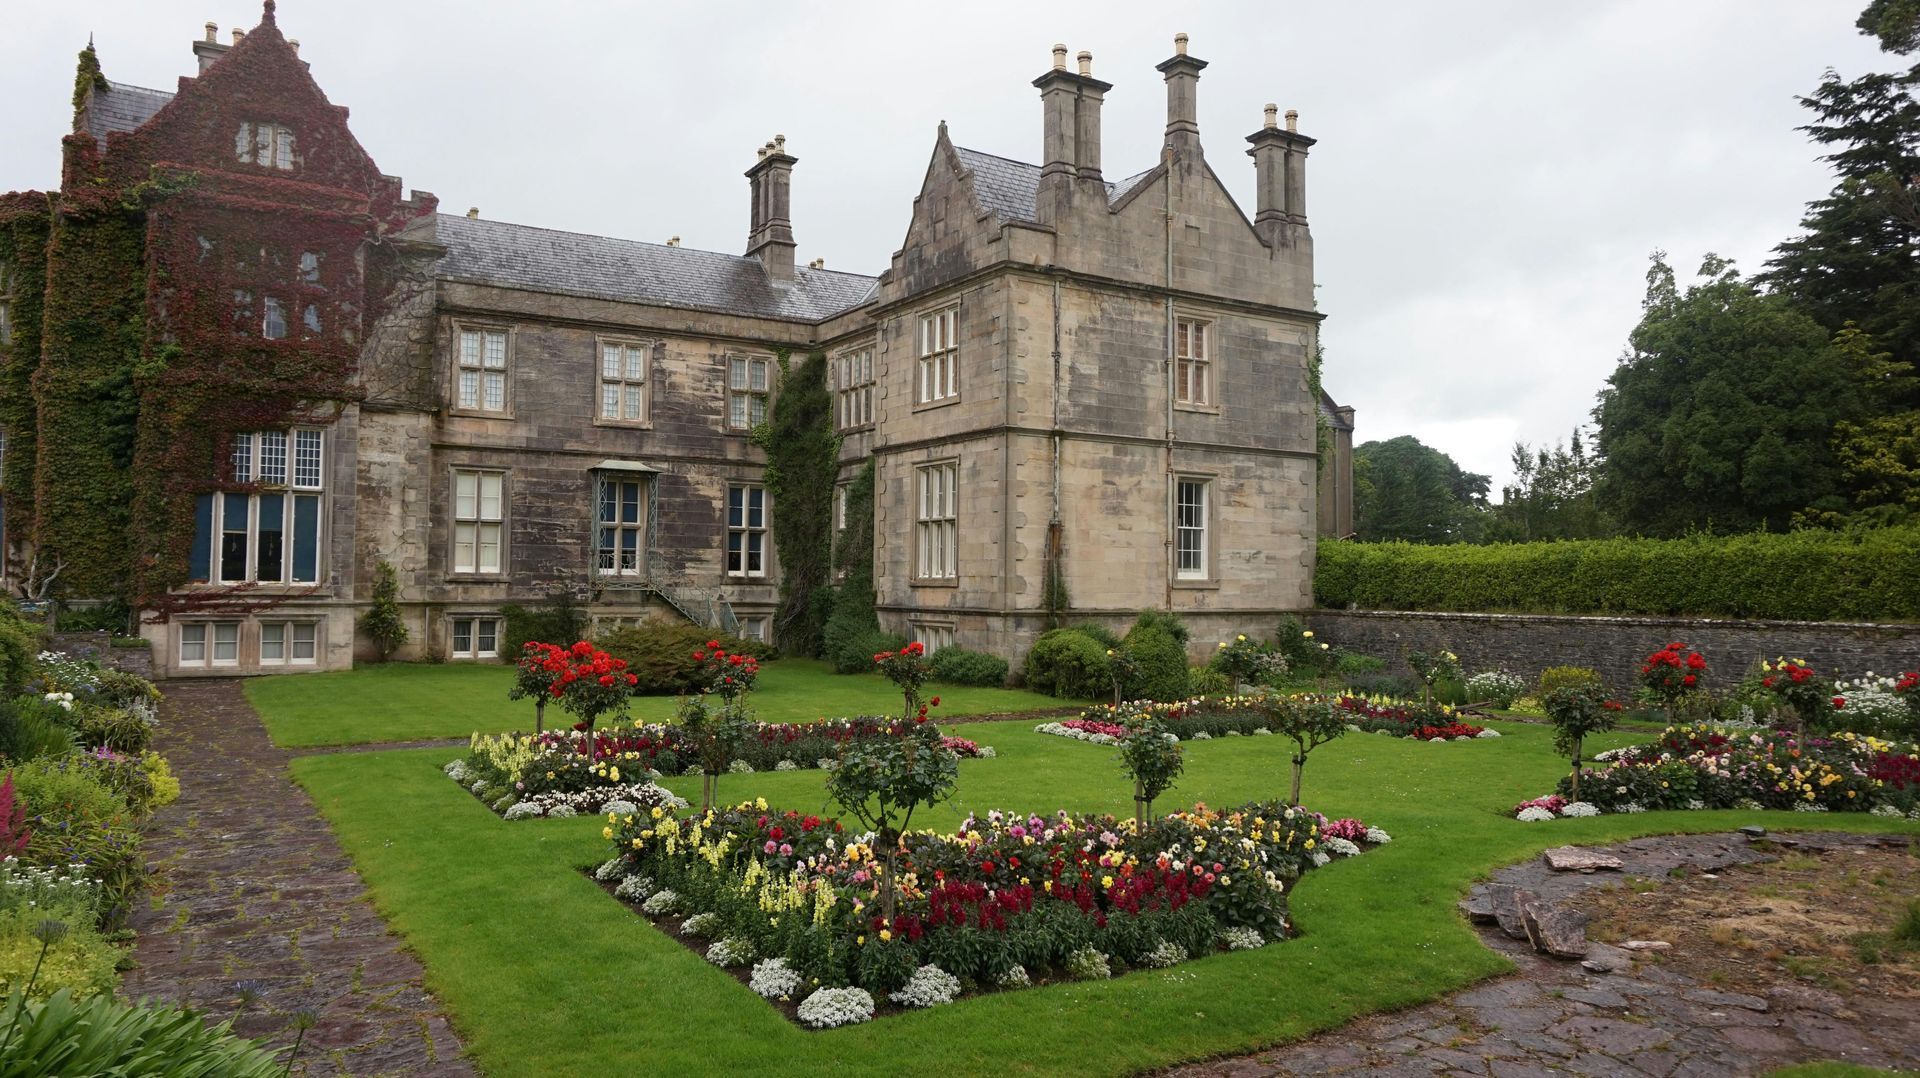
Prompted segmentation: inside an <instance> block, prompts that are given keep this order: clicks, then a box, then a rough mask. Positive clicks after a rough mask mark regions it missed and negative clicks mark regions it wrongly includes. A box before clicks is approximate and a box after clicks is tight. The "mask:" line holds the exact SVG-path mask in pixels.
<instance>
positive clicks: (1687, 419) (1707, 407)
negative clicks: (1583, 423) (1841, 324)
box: [1594, 252, 1860, 536]
mask: <svg viewBox="0 0 1920 1078" xmlns="http://www.w3.org/2000/svg"><path fill="white" fill-rule="evenodd" d="M1700 278H1701V279H1700V282H1699V283H1697V284H1694V285H1692V286H1690V287H1688V288H1687V289H1686V290H1685V291H1684V292H1681V291H1680V290H1679V289H1678V288H1677V287H1676V285H1675V281H1674V274H1673V269H1672V267H1671V266H1669V265H1668V264H1667V263H1666V261H1665V255H1664V253H1662V252H1656V253H1655V254H1654V257H1653V265H1652V267H1651V268H1649V270H1648V271H1647V295H1646V300H1645V301H1644V303H1643V309H1644V312H1645V313H1644V314H1643V315H1642V317H1641V319H1640V324H1639V325H1638V326H1636V327H1635V328H1634V331H1633V333H1632V335H1631V337H1630V338H1629V342H1630V343H1629V347H1628V350H1627V354H1626V355H1625V356H1623V357H1622V358H1621V361H1620V365H1619V367H1618V368H1616V369H1615V371H1614V373H1613V375H1612V377H1610V378H1609V379H1608V380H1607V386H1606V388H1604V389H1603V390H1601V393H1600V403H1599V406H1598V407H1597V408H1595V410H1594V418H1595V420H1596V421H1597V422H1598V425H1599V429H1598V442H1599V447H1600V450H1601V453H1602V454H1603V456H1604V458H1605V459H1604V464H1603V466H1602V473H1601V476H1600V481H1599V495H1600V500H1601V504H1602V505H1603V506H1605V507H1606V508H1607V509H1608V510H1609V511H1610V512H1612V513H1613V514H1615V515H1616V516H1617V517H1618V519H1619V521H1620V523H1621V525H1622V526H1623V527H1625V528H1626V529H1627V530H1629V531H1632V532H1638V533H1642V534H1650V535H1669V536H1670V535H1679V534H1683V533H1685V532H1687V531H1690V530H1696V529H1711V530H1715V531H1723V532H1726V531H1750V530H1753V529H1756V528H1761V527H1768V528H1775V529H1783V528H1785V527H1787V525H1788V524H1789V523H1790V522H1791V520H1792V519H1793V517H1794V514H1795V513H1796V512H1797V511H1799V510H1802V509H1807V508H1812V509H1815V510H1816V511H1818V510H1832V509H1836V508H1840V507H1843V506H1844V504H1845V500H1844V498H1842V497H1841V495H1840V492H1839V491H1840V476H1839V467H1838V464H1837V463H1836V461H1835V459H1834V454H1833V451H1832V449H1831V448H1830V447H1829V445H1828V438H1829V436H1830V434H1831V433H1832V431H1833V430H1834V429H1835V426H1836V424H1838V423H1840V422H1842V421H1846V420H1850V419H1854V418H1857V417H1858V415H1859V413H1860V405H1859V401H1858V393H1857V391H1856V389H1855V386H1854V384H1853V382H1852V380H1851V379H1850V378H1849V376H1848V375H1849V366H1848V363H1847V360H1846V358H1845V357H1844V356H1843V355H1842V353H1841V351H1840V350H1839V349H1837V348H1835V347H1833V346H1832V345H1830V343H1829V341H1828V335H1827V332H1826V331H1825V330H1824V329H1823V328H1822V327H1821V326H1820V324H1819V323H1817V322H1815V321H1814V320H1813V319H1812V318H1810V317H1808V316H1807V315H1806V314H1805V313H1803V312H1801V311H1799V310H1798V309H1796V308H1795V307H1794V306H1793V305H1792V304H1791V303H1790V302H1789V301H1788V300H1787V299H1786V298H1785V297H1783V296H1779V295H1769V294H1765V293H1762V292H1761V291H1760V290H1759V289H1758V288H1757V287H1756V286H1755V284H1754V283H1753V282H1751V281H1748V280H1745V279H1743V278H1742V277H1741V276H1740V274H1739V273H1738V272H1737V271H1735V270H1734V268H1733V265H1732V263H1731V262H1728V261H1727V260H1725V259H1722V258H1718V257H1715V256H1712V255H1709V256H1708V257H1707V259H1706V261H1705V263H1704V264H1703V265H1702V266H1701V268H1700Z"/></svg>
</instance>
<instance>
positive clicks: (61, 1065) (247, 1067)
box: [0, 993, 284, 1078]
mask: <svg viewBox="0 0 1920 1078" xmlns="http://www.w3.org/2000/svg"><path fill="white" fill-rule="evenodd" d="M231 1029H232V1023H231V1022H222V1023H220V1024H218V1025H208V1024H207V1023H206V1022H204V1021H203V1020H202V1019H201V1018H200V1016H199V1015H198V1014H195V1013H194V1012H192V1011H185V1010H179V1009H177V1008H173V1007H155V1006H147V1005H139V1006H130V1005H128V1004H125V1003H121V1002H120V1001H119V1000H116V999H114V998H113V996H112V995H111V994H108V993H102V994H100V995H97V996H94V997H92V998H91V999H87V1000H75V999H74V998H73V996H71V995H68V994H55V995H54V996H53V998H51V999H48V1000H46V1001H44V1002H31V1001H28V1002H25V1003H19V1002H17V1001H14V1002H10V1003H9V1005H8V1006H7V1007H6V1008H5V1009H4V1010H0V1041H5V1042H8V1043H9V1047H8V1049H7V1051H8V1052H9V1053H18V1054H17V1055H15V1056H13V1058H16V1059H20V1060H32V1061H33V1067H32V1069H31V1070H29V1071H26V1072H24V1073H29V1074H217V1075H220V1076H221V1078H279V1076H280V1074H281V1072H282V1070H283V1069H284V1068H283V1064H282V1063H281V1062H280V1060H279V1059H278V1058H277V1056H276V1055H275V1053H273V1052H270V1051H268V1050H267V1048H266V1047H265V1046H263V1045H261V1044H259V1043H258V1042H255V1041H249V1040H243V1039H241V1038H239V1037H236V1036H234V1035H233V1034H232V1032H231Z"/></svg>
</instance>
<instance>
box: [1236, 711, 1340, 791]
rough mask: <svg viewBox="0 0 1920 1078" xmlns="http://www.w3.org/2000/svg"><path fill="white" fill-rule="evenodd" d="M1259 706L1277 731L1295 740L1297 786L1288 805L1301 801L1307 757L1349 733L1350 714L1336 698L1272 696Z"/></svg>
mask: <svg viewBox="0 0 1920 1078" xmlns="http://www.w3.org/2000/svg"><path fill="white" fill-rule="evenodd" d="M1257 706H1259V707H1260V709H1261V710H1263V711H1265V712H1266V713H1267V717H1268V722H1267V725H1268V726H1269V727H1270V728H1271V729H1272V730H1273V732H1274V733H1276V734H1280V735H1282V736H1284V737H1287V738H1290V739H1292V741H1293V788H1292V792H1291V793H1289V794H1288V795H1287V804H1288V805H1289V806H1296V805H1298V804H1300V780H1301V778H1302V777H1304V775H1305V774H1306V770H1307V756H1308V755H1310V754H1311V753H1312V752H1313V750H1314V749H1317V748H1319V747H1320V746H1322V745H1324V744H1326V743H1327V742H1329V741H1332V740H1334V739H1335V738H1338V737H1343V736H1345V735H1346V732H1347V717H1346V715H1345V714H1344V713H1342V712H1341V710H1340V709H1339V708H1338V707H1335V706H1334V703H1333V701H1331V700H1328V699H1326V698H1325V697H1319V696H1269V697H1267V698H1266V699H1264V700H1262V701H1261V702H1260V703H1259V704H1258V705H1257Z"/></svg>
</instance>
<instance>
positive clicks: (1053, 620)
mask: <svg viewBox="0 0 1920 1078" xmlns="http://www.w3.org/2000/svg"><path fill="white" fill-rule="evenodd" d="M1052 404H1053V432H1052V439H1051V441H1052V448H1051V456H1052V466H1053V509H1052V512H1051V513H1050V514H1049V515H1048V517H1047V557H1046V572H1045V574H1044V578H1043V579H1042V580H1041V583H1040V586H1041V587H1042V588H1044V589H1045V590H1046V595H1045V596H1043V597H1042V599H1043V601H1044V602H1045V603H1046V606H1047V628H1049V629H1057V628H1059V622H1060V614H1061V610H1060V593H1061V591H1062V590H1064V588H1065V586H1066V580H1065V569H1064V567H1063V566H1062V565H1061V564H1060V555H1061V547H1062V545H1063V542H1062V538H1061V532H1062V531H1063V530H1064V528H1063V525H1062V524H1061V520H1060V278H1059V276H1058V275H1057V274H1056V275H1055V276H1054V278H1053V399H1052Z"/></svg>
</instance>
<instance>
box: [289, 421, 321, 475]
mask: <svg viewBox="0 0 1920 1078" xmlns="http://www.w3.org/2000/svg"><path fill="white" fill-rule="evenodd" d="M293 485H294V486H296V487H307V488H313V487H317V486H319V485H320V432H319V431H317V430H300V431H295V432H294V433H293Z"/></svg>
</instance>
